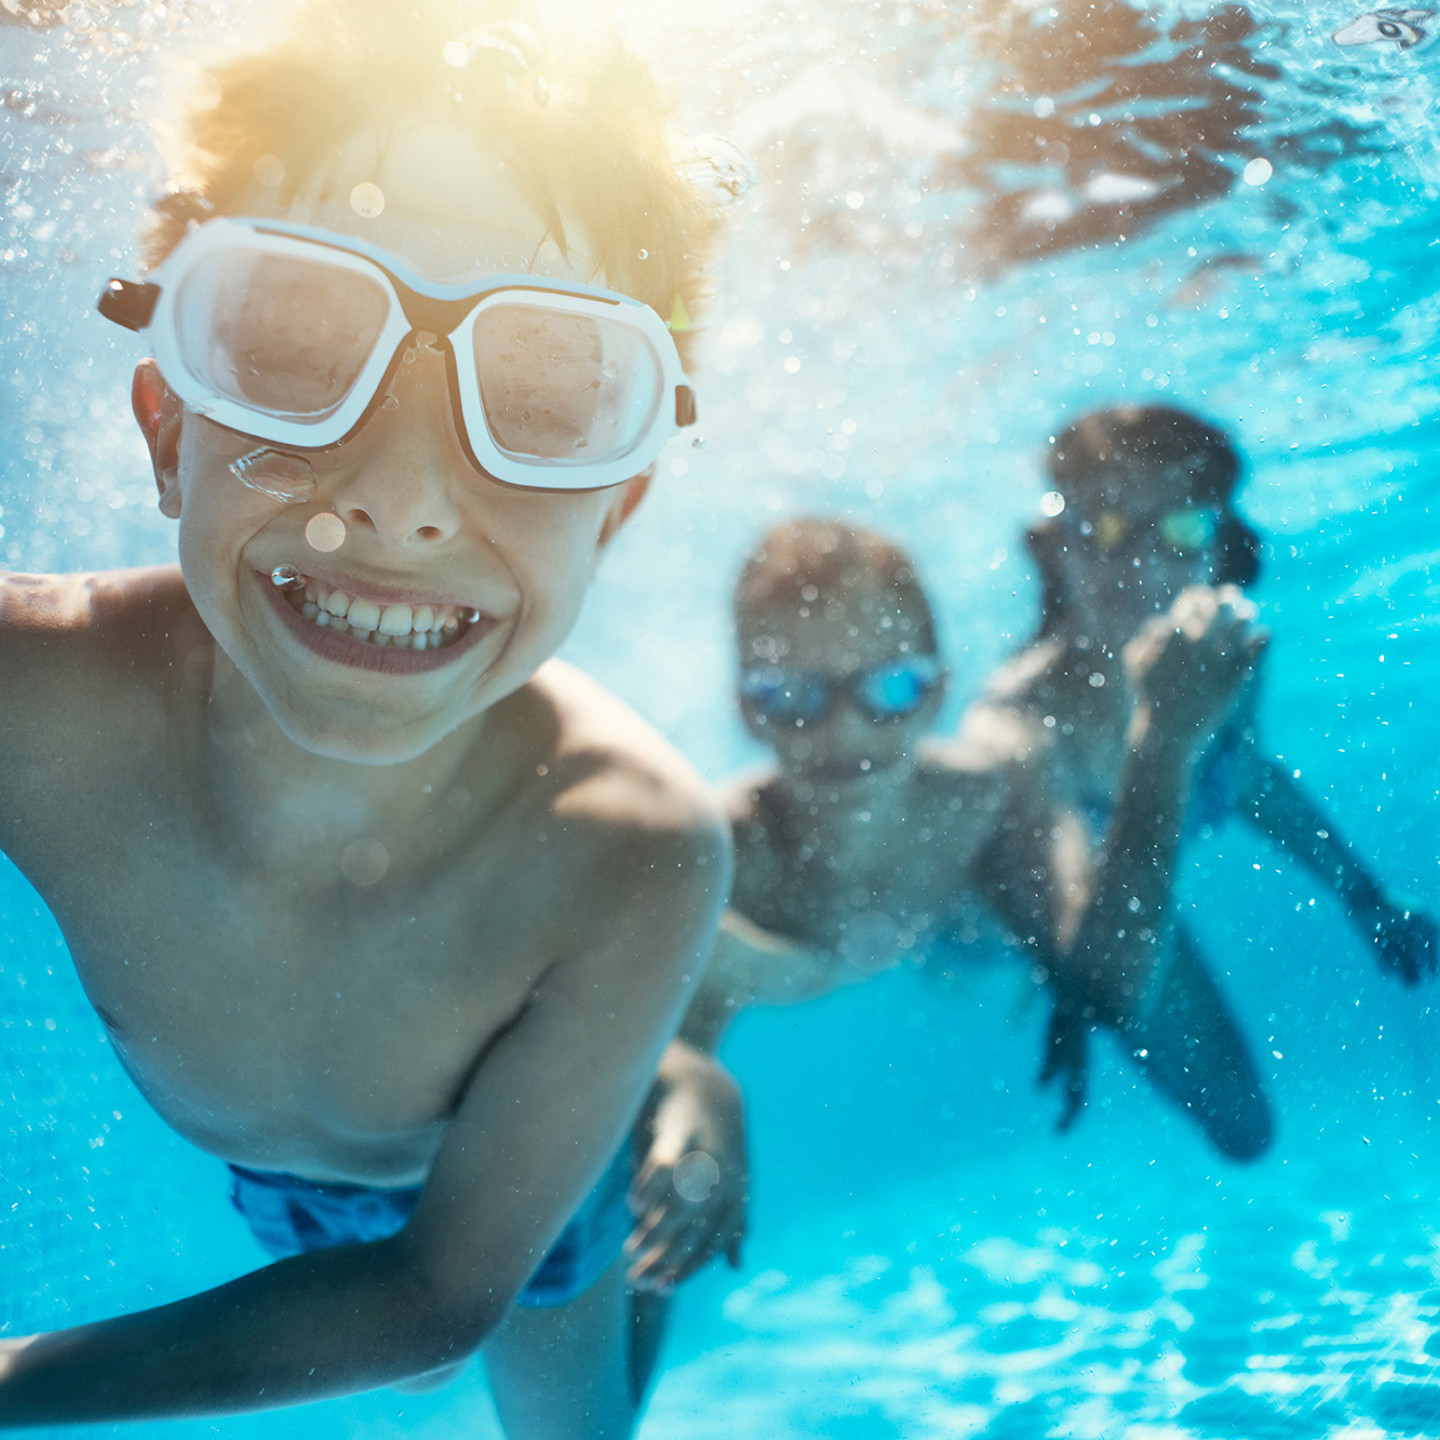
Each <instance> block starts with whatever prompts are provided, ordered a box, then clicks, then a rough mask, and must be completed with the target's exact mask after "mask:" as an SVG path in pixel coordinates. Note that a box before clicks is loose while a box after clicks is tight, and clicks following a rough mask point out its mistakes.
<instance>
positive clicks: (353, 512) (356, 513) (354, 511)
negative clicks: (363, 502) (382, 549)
mask: <svg viewBox="0 0 1440 1440" xmlns="http://www.w3.org/2000/svg"><path fill="white" fill-rule="evenodd" d="M336 508H337V509H339V508H340V507H338V506H337V507H336ZM340 515H341V517H342V518H343V519H344V520H345V522H346V524H347V525H356V526H359V527H360V528H362V529H365V530H378V529H379V528H380V527H379V526H378V525H376V523H375V520H374V518H373V517H372V516H371V514H370V512H369V511H368V510H366V509H365V508H364V507H363V506H360V505H347V506H345V507H344V509H341V510H340Z"/></svg>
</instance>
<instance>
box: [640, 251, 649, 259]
mask: <svg viewBox="0 0 1440 1440" xmlns="http://www.w3.org/2000/svg"><path fill="white" fill-rule="evenodd" d="M649 258H650V252H649V251H648V250H642V251H640V259H642V260H648V259H649Z"/></svg>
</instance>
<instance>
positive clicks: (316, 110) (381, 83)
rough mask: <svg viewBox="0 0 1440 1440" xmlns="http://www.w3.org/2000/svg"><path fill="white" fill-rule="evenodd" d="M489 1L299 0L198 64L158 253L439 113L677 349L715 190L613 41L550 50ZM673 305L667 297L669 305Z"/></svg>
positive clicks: (699, 294)
mask: <svg viewBox="0 0 1440 1440" xmlns="http://www.w3.org/2000/svg"><path fill="white" fill-rule="evenodd" d="M517 13H518V4H514V3H506V0H433V3H423V4H414V3H412V0H311V3H309V4H306V5H303V6H301V7H300V8H299V12H298V14H297V15H295V16H294V17H293V18H287V23H286V28H285V30H284V31H283V33H281V34H280V35H279V36H278V38H275V39H273V40H271V41H270V42H269V43H265V44H262V45H261V46H260V47H259V48H256V49H254V50H251V51H250V52H248V53H243V54H240V55H238V56H234V57H233V58H227V59H225V60H223V61H220V62H219V63H217V64H216V65H214V66H213V67H212V68H210V69H209V70H207V71H205V72H204V73H203V74H202V76H201V84H200V86H199V87H198V90H197V93H196V95H195V96H194V97H192V99H191V102H190V104H189V106H188V108H187V109H186V110H185V111H184V112H183V113H182V114H181V115H180V116H179V117H178V120H177V121H175V122H174V123H172V125H171V126H170V127H169V130H170V133H171V144H170V146H169V149H170V150H171V152H172V154H171V163H172V169H173V171H174V174H175V179H176V183H177V185H178V187H179V188H180V190H181V192H182V193H183V194H184V195H185V196H186V197H187V199H188V201H189V202H190V203H188V204H181V205H177V204H175V203H174V202H173V199H172V201H171V202H169V203H162V204H158V205H157V207H156V212H155V215H154V218H153V220H152V223H151V226H150V229H149V232H148V235H147V246H146V252H147V259H148V260H149V261H150V263H152V264H155V263H158V261H159V260H160V259H162V258H163V257H164V256H165V255H166V254H168V253H169V252H170V250H171V249H173V248H174V246H175V245H177V244H178V243H179V241H180V240H181V238H182V237H183V236H184V234H185V230H186V227H187V225H188V223H189V222H190V220H191V219H193V218H195V214H196V212H197V211H198V212H199V213H202V214H222V215H224V214H236V213H239V210H238V207H240V206H242V205H243V204H244V199H245V197H246V195H247V194H250V193H253V191H254V190H255V189H256V187H257V185H264V184H267V183H273V184H274V185H275V187H276V196H277V199H278V200H279V201H280V203H281V204H286V203H290V202H292V201H293V200H294V199H295V197H296V196H297V195H298V194H300V193H302V192H304V191H308V190H311V189H313V188H314V187H316V186H318V187H320V190H321V191H322V193H323V190H324V187H325V186H326V184H327V183H330V181H331V177H332V176H333V174H334V172H335V170H336V168H337V166H338V163H339V161H340V159H341V155H342V151H343V147H344V145H345V142H346V141H348V140H350V139H351V138H352V137H354V136H357V135H373V136H375V137H376V139H377V142H378V144H379V146H380V147H382V148H383V146H384V145H385V144H386V141H387V138H388V137H389V136H391V135H393V134H394V133H395V132H396V131H397V130H398V129H399V128H401V127H402V126H409V125H413V124H416V123H424V122H427V121H431V122H434V121H438V122H442V123H445V124H449V125H455V126H459V127H461V128H463V129H465V130H466V131H468V132H469V133H471V134H472V135H474V136H476V137H478V138H479V139H481V140H483V141H484V142H486V143H488V144H490V145H492V146H494V148H495V149H496V150H497V151H498V152H499V154H500V156H501V158H502V160H504V162H505V163H506V165H507V166H509V167H510V169H511V170H512V172H513V173H514V174H515V175H516V176H517V177H518V178H519V181H520V183H521V184H522V186H523V187H524V189H525V190H526V192H527V194H528V196H529V199H530V201H531V203H532V204H533V205H534V206H535V208H536V210H537V211H538V212H539V214H540V215H541V217H542V218H543V219H544V221H545V224H546V226H547V227H548V230H549V234H550V238H551V239H552V240H554V242H555V243H556V244H557V245H558V246H559V247H560V248H561V250H562V251H564V250H565V249H566V235H565V227H564V224H563V222H562V220H561V216H562V215H563V216H565V217H566V218H567V219H569V220H571V221H572V222H573V223H574V224H575V225H576V226H577V227H578V228H579V229H580V230H581V231H582V232H583V234H584V236H585V237H586V239H587V240H588V241H589V242H590V243H591V244H592V245H593V246H594V249H595V254H596V257H597V258H598V260H599V263H600V267H601V268H602V269H603V271H604V276H605V283H607V284H608V285H610V286H611V287H613V288H614V289H617V290H620V291H623V292H624V293H626V294H628V295H632V296H634V297H635V298H636V299H638V300H642V301H644V302H646V303H647V304H649V305H650V306H651V307H652V308H654V309H655V310H656V312H657V313H658V314H659V315H660V317H661V319H663V320H665V321H667V322H671V321H673V322H674V329H675V331H676V341H677V343H678V344H680V345H681V346H682V354H683V347H684V345H685V342H686V339H687V336H686V334H685V333H684V332H685V331H686V330H687V329H688V320H689V319H690V318H691V317H694V316H695V315H696V314H697V312H698V311H699V309H700V308H701V306H702V304H703V302H704V299H705V298H706V297H705V294H704V285H703V281H702V267H703V265H704V262H705V260H706V258H707V256H708V254H709V251H710V248H711V245H712V243H713V240H714V235H715V231H716V229H717V228H718V218H719V216H718V202H717V201H716V200H715V199H714V198H712V197H711V196H710V195H708V194H707V193H705V191H704V190H703V189H702V188H701V187H700V186H697V185H695V184H693V183H691V181H690V180H689V179H688V178H687V177H686V175H685V174H684V173H683V171H682V169H681V166H680V164H679V163H678V162H679V158H680V157H679V156H678V155H677V153H676V149H675V144H674V138H675V137H674V135H673V131H672V123H671V122H672V116H671V110H670V106H669V105H668V104H667V103H666V101H665V100H664V99H663V98H662V96H661V94H660V91H659V89H658V87H657V86H656V84H655V81H654V80H653V78H652V77H651V75H650V73H649V71H648V70H647V69H646V67H645V66H644V64H643V63H642V62H641V61H639V60H638V59H637V58H636V57H634V56H632V55H630V54H628V53H627V52H626V51H624V50H623V49H622V48H621V47H620V45H619V44H618V42H615V41H609V42H605V43H597V42H596V41H595V40H594V38H593V37H590V39H589V42H588V44H586V45H584V47H583V49H582V50H580V51H579V53H577V54H575V55H568V54H566V53H563V52H561V51H559V50H553V49H551V48H550V47H549V46H547V44H546V43H545V42H544V41H542V40H541V39H540V38H539V37H538V35H537V34H536V32H535V31H534V30H533V29H531V28H530V26H529V25H528V24H525V23H523V22H522V21H520V20H518V19H517V18H516V17H517ZM677 302H678V307H677Z"/></svg>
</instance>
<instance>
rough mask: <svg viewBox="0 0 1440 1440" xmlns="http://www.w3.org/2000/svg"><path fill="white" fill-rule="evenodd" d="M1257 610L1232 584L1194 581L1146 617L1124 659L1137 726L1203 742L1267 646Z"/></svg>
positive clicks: (1180, 740)
mask: <svg viewBox="0 0 1440 1440" xmlns="http://www.w3.org/2000/svg"><path fill="white" fill-rule="evenodd" d="M1258 613H1259V612H1258V611H1257V610H1256V608H1255V606H1254V605H1253V604H1252V603H1251V602H1250V601H1248V600H1247V599H1245V597H1244V596H1243V595H1242V594H1241V593H1240V591H1239V590H1238V589H1237V588H1236V587H1235V586H1234V585H1221V586H1218V587H1215V588H1211V587H1210V586H1206V585H1194V586H1191V587H1190V588H1189V589H1188V590H1183V591H1181V593H1180V594H1179V596H1177V597H1176V600H1175V603H1174V604H1173V605H1172V606H1171V607H1170V609H1169V611H1168V612H1166V613H1165V614H1164V615H1156V616H1154V617H1153V618H1152V619H1150V620H1148V621H1147V622H1146V623H1145V624H1144V625H1143V626H1142V627H1141V628H1140V630H1139V631H1138V632H1137V633H1136V634H1135V636H1134V637H1133V638H1132V639H1131V640H1130V642H1129V643H1128V644H1127V645H1126V646H1125V649H1124V652H1123V657H1122V658H1123V660H1124V664H1125V670H1126V674H1127V675H1128V677H1129V680H1130V683H1131V685H1132V687H1133V688H1134V690H1135V693H1136V696H1137V700H1136V713H1137V720H1138V722H1139V724H1140V725H1141V726H1142V728H1144V727H1149V726H1155V727H1158V728H1159V729H1160V731H1161V733H1162V734H1163V735H1164V736H1165V737H1166V738H1167V739H1170V740H1172V741H1175V742H1178V743H1181V744H1185V745H1187V746H1191V747H1199V746H1203V745H1204V744H1205V743H1206V742H1208V741H1209V739H1210V738H1211V736H1212V735H1213V734H1214V732H1215V731H1216V730H1217V729H1218V728H1219V727H1220V726H1221V725H1222V724H1224V722H1225V719H1226V717H1227V716H1228V715H1229V714H1230V712H1231V710H1232V709H1233V707H1234V705H1235V702H1236V701H1237V700H1238V699H1239V698H1240V694H1241V691H1242V690H1243V689H1244V687H1245V684H1246V682H1247V681H1248V680H1249V678H1250V674H1251V671H1252V670H1253V668H1254V665H1255V662H1256V661H1257V660H1258V659H1259V658H1260V655H1261V653H1262V652H1263V651H1264V649H1265V646H1266V645H1267V644H1268V643H1269V640H1270V636H1269V633H1268V632H1267V631H1265V630H1263V629H1261V628H1260V627H1259V626H1257V625H1256V624H1255V619H1256V616H1257V614H1258ZM1138 738H1139V737H1138V736H1136V735H1132V739H1138Z"/></svg>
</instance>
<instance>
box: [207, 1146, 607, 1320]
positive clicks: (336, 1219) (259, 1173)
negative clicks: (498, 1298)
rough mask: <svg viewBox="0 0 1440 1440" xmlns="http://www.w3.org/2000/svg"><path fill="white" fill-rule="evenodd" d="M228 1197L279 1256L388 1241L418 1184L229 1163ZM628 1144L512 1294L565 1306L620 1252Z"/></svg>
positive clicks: (528, 1301)
mask: <svg viewBox="0 0 1440 1440" xmlns="http://www.w3.org/2000/svg"><path fill="white" fill-rule="evenodd" d="M230 1171H231V1174H232V1175H233V1176H234V1183H233V1185H232V1187H231V1191H230V1199H231V1202H232V1203H233V1204H234V1206H235V1208H236V1209H237V1210H238V1211H239V1212H240V1214H241V1215H242V1216H243V1217H244V1219H245V1221H246V1223H247V1224H248V1225H249V1226H250V1229H251V1231H252V1232H253V1233H254V1235H255V1238H256V1240H258V1241H259V1242H260V1244H261V1246H262V1247H263V1248H264V1249H265V1250H266V1251H268V1252H269V1254H270V1255H272V1256H273V1257H274V1258H275V1259H277V1260H283V1259H286V1258H287V1257H289V1256H291V1255H301V1254H304V1253H306V1252H308V1251H311V1250H324V1249H328V1248H329V1247H330V1246H332V1245H360V1244H364V1243H366V1242H367V1241H372V1240H388V1239H389V1238H390V1236H392V1235H394V1234H396V1233H397V1232H398V1231H399V1230H400V1229H401V1228H402V1227H403V1226H404V1224H405V1222H406V1221H407V1220H408V1219H409V1218H410V1212H411V1211H412V1210H414V1208H415V1205H416V1202H417V1201H418V1200H419V1199H420V1188H421V1187H420V1186H418V1185H414V1186H406V1187H404V1188H402V1189H394V1190H391V1189H385V1188H382V1187H379V1186H371V1185H351V1184H344V1183H331V1184H324V1185H320V1184H316V1183H315V1182H314V1181H312V1180H301V1179H299V1178H298V1177H297V1176H294V1175H286V1174H283V1173H279V1172H272V1171H266V1170H246V1169H244V1168H243V1167H242V1166H239V1165H232V1166H231V1167H230ZM630 1174H631V1167H630V1146H629V1144H628V1142H627V1143H626V1145H625V1146H624V1147H623V1148H622V1149H621V1151H620V1153H619V1154H618V1155H616V1157H615V1158H614V1159H613V1160H612V1161H611V1162H610V1166H609V1168H608V1169H607V1170H606V1171H605V1173H604V1174H603V1175H602V1176H601V1177H600V1181H599V1183H598V1184H597V1185H596V1186H595V1188H594V1189H593V1190H592V1191H591V1192H590V1194H589V1195H588V1196H587V1197H586V1199H585V1201H584V1203H583V1204H582V1205H581V1206H580V1209H579V1210H577V1211H576V1212H575V1215H574V1216H573V1217H572V1218H571V1220H570V1223H569V1224H568V1225H567V1226H566V1227H565V1229H564V1230H563V1231H562V1232H561V1234H560V1238H559V1239H558V1240H557V1241H556V1242H555V1244H554V1246H553V1247H552V1248H551V1250H550V1253H549V1254H548V1255H546V1257H545V1258H544V1260H542V1261H541V1262H540V1267H539V1268H538V1269H537V1270H536V1271H535V1273H534V1275H532V1276H531V1277H530V1281H529V1283H528V1284H527V1285H526V1286H525V1288H524V1289H523V1290H522V1291H521V1292H520V1294H519V1295H518V1296H517V1297H516V1303H517V1304H519V1305H527V1306H531V1307H537V1308H539V1307H546V1306H552V1305H568V1304H569V1303H570V1301H572V1300H574V1299H576V1298H577V1297H578V1296H580V1295H582V1294H584V1292H585V1291H586V1290H588V1289H589V1288H590V1286H591V1285H593V1284H594V1283H595V1281H596V1280H598V1279H599V1278H600V1276H601V1275H602V1274H603V1273H604V1272H605V1271H606V1270H607V1269H609V1267H610V1265H611V1263H612V1262H613V1261H614V1260H615V1258H616V1257H617V1256H618V1255H619V1254H620V1250H621V1247H622V1246H623V1245H624V1243H625V1237H626V1236H627V1235H628V1234H629V1233H630V1229H631V1225H632V1223H633V1221H632V1219H631V1215H630V1206H629V1202H628V1200H627V1192H628V1190H629V1187H630Z"/></svg>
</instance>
